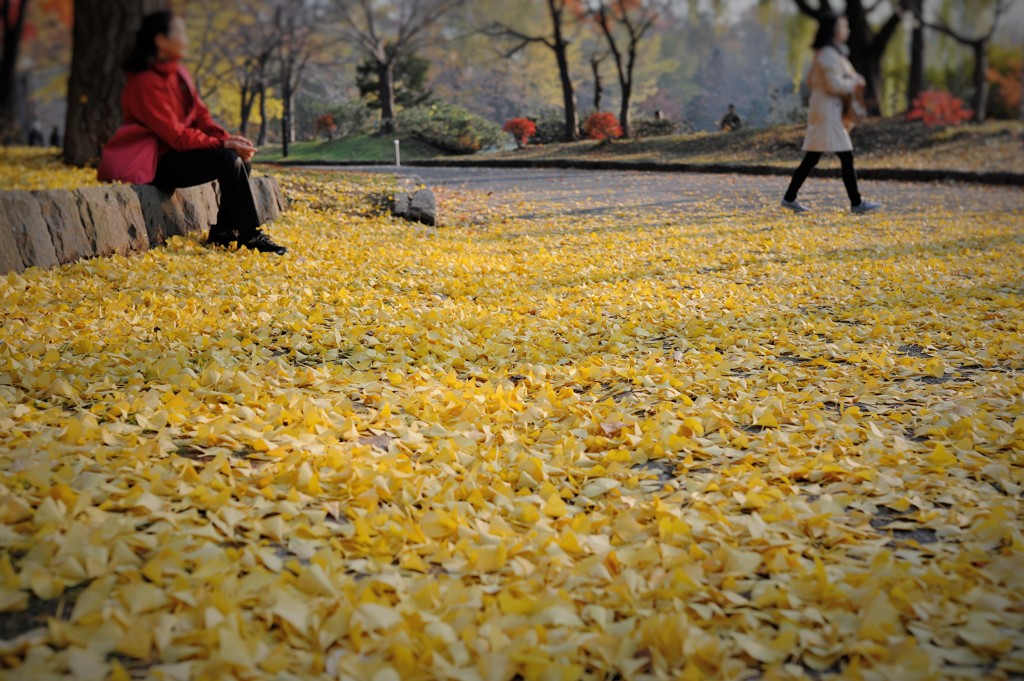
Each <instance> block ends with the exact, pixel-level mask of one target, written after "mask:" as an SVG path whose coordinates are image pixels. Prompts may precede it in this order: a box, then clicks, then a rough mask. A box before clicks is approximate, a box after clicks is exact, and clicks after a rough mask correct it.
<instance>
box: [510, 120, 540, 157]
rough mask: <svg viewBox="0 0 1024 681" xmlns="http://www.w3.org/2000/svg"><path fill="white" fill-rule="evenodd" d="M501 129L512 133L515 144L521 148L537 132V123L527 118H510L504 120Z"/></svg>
mask: <svg viewBox="0 0 1024 681" xmlns="http://www.w3.org/2000/svg"><path fill="white" fill-rule="evenodd" d="M501 129H502V130H504V131H505V132H507V133H509V134H510V135H512V137H514V138H515V139H516V146H518V147H519V148H520V149H522V148H523V147H525V146H526V145H527V144H529V143H530V138H531V137H533V136H534V135H535V134H536V133H537V124H536V123H534V122H533V121H531V120H530V119H529V118H511V119H509V120H507V121H505V125H504V126H502V128H501Z"/></svg>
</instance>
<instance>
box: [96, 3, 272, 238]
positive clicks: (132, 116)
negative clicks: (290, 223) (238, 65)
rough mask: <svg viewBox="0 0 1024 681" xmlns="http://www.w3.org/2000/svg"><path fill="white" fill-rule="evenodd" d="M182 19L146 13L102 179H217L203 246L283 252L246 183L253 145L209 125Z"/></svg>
mask: <svg viewBox="0 0 1024 681" xmlns="http://www.w3.org/2000/svg"><path fill="white" fill-rule="evenodd" d="M187 49H188V35H187V33H186V32H185V20H184V19H183V18H182V17H180V16H177V15H175V14H173V13H171V12H157V13H155V14H150V15H149V16H147V17H145V19H143V21H142V27H141V28H140V29H139V32H138V34H137V35H136V40H135V48H134V50H133V51H132V53H131V56H130V57H129V58H128V61H127V62H126V63H125V70H126V71H127V72H128V80H127V83H126V85H125V88H124V92H123V93H122V95H121V106H122V108H123V111H124V124H123V125H122V126H121V128H120V129H118V131H117V133H115V135H114V137H113V138H112V139H111V140H110V142H108V143H107V145H106V147H105V148H104V150H103V159H102V162H101V164H100V172H99V175H100V179H101V180H108V181H109V180H120V181H124V182H132V183H135V184H154V185H156V186H157V187H160V188H163V189H179V188H185V187H194V186H196V185H201V184H205V183H207V182H211V181H213V180H217V181H218V182H219V184H220V196H221V199H220V209H219V211H218V213H217V224H215V225H213V226H212V227H210V236H209V238H208V239H207V243H209V244H212V245H218V246H227V245H229V244H230V243H231V242H232V241H235V242H237V243H238V245H239V246H245V247H247V248H251V249H254V250H257V251H262V252H265V253H276V254H278V255H283V254H284V253H286V252H287V250H288V249H286V248H285V247H284V246H280V245H278V244H276V243H274V242H273V240H271V238H270V237H269V236H267V235H266V234H265V233H264V232H263V231H262V230H261V229H260V219H259V215H258V213H257V210H256V202H255V200H254V199H253V195H252V188H251V187H250V185H249V168H250V166H249V161H250V160H251V159H252V157H253V155H254V154H255V153H256V147H255V146H253V143H252V142H251V141H249V140H248V139H246V138H244V137H240V136H236V135H230V134H228V132H227V131H226V130H224V128H222V127H220V126H219V125H217V124H216V123H214V121H213V118H212V117H211V116H210V112H209V110H208V109H207V108H206V106H205V105H204V104H203V102H202V101H201V100H200V99H199V95H198V93H197V92H196V88H195V85H194V84H193V82H192V78H191V76H189V73H188V71H187V70H186V69H185V67H184V66H183V65H182V63H181V60H182V59H183V58H184V57H185V53H186V51H187Z"/></svg>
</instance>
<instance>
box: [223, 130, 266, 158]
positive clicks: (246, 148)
mask: <svg viewBox="0 0 1024 681" xmlns="http://www.w3.org/2000/svg"><path fill="white" fill-rule="evenodd" d="M224 148H225V149H231V150H232V151H234V152H235V153H236V154H238V156H239V158H241V159H242V160H243V161H250V160H252V157H253V156H255V155H256V152H257V151H258V149H256V147H255V146H254V145H253V143H252V142H250V141H249V140H247V139H246V138H244V137H239V136H237V135H232V136H231V137H229V138H227V139H226V140H224Z"/></svg>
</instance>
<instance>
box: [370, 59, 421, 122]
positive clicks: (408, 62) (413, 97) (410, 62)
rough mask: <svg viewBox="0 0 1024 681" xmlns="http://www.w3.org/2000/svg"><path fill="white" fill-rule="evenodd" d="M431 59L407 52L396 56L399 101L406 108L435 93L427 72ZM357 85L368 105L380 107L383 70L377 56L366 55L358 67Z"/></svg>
mask: <svg viewBox="0 0 1024 681" xmlns="http://www.w3.org/2000/svg"><path fill="white" fill-rule="evenodd" d="M429 69H430V62H429V61H427V60H426V59H424V58H422V57H420V56H418V55H415V54H406V55H404V56H402V57H399V58H398V59H396V60H395V77H394V88H395V105H396V106H400V107H403V108H406V107H412V106H419V105H420V104H423V103H425V102H427V101H429V100H430V98H431V97H433V96H434V93H433V91H432V90H431V89H430V88H429V87H427V73H428V71H429ZM356 87H358V88H359V96H360V97H362V98H363V99H364V100H365V101H366V103H367V105H368V106H370V107H371V108H373V109H377V110H380V108H381V100H380V74H379V72H378V69H377V62H376V60H375V59H369V58H367V59H364V60H363V61H361V62H359V65H358V66H357V67H356Z"/></svg>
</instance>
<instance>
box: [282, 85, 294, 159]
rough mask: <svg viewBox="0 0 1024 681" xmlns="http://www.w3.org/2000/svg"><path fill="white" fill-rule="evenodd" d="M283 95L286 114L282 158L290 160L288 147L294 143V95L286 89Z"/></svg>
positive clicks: (283, 122)
mask: <svg viewBox="0 0 1024 681" xmlns="http://www.w3.org/2000/svg"><path fill="white" fill-rule="evenodd" d="M282 95H283V98H282V102H283V104H284V112H283V113H282V115H281V156H282V157H284V158H288V146H289V145H290V144H291V142H292V134H291V130H292V93H291V92H290V91H288V88H286V91H285V92H283V93H282Z"/></svg>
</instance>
